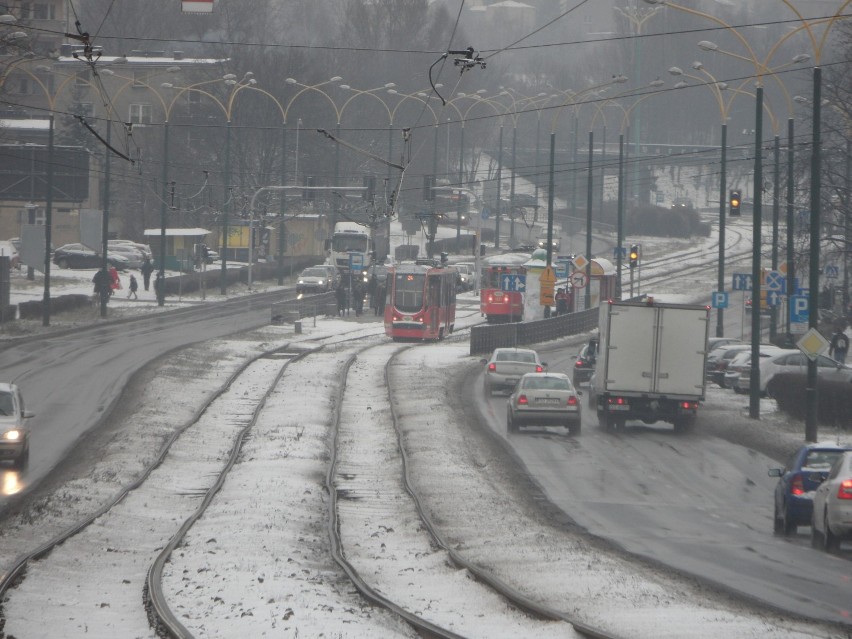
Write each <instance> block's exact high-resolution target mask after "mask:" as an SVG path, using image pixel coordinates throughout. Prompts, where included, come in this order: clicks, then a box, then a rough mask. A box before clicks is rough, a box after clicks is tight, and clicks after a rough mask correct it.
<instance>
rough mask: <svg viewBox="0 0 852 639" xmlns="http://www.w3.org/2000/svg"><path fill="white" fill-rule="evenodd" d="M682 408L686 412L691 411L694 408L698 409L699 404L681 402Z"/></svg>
mask: <svg viewBox="0 0 852 639" xmlns="http://www.w3.org/2000/svg"><path fill="white" fill-rule="evenodd" d="M680 407H681V408H683V409H685V410H691V409H693V408H698V402H681V403H680Z"/></svg>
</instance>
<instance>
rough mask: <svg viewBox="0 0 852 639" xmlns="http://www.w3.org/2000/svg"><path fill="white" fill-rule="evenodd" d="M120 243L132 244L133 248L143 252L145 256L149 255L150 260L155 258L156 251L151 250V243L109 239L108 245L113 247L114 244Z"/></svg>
mask: <svg viewBox="0 0 852 639" xmlns="http://www.w3.org/2000/svg"><path fill="white" fill-rule="evenodd" d="M118 245H130V246H132V247H133V248H135V249H137V250H139V251H141V252H142V255H143V256H144V257H147V258H148V259H149V260H153V259H154V253H153V252H152V251H151V246H150V245H149V244H143V243H142V242H134V241H132V240H107V246H108V247H109V248H110V249H112V247H113V246H118Z"/></svg>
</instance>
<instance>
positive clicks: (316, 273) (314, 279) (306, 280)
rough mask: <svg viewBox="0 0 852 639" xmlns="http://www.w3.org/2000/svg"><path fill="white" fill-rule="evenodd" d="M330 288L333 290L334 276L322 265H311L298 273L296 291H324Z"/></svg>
mask: <svg viewBox="0 0 852 639" xmlns="http://www.w3.org/2000/svg"><path fill="white" fill-rule="evenodd" d="M331 290H334V276H333V275H332V274H331V273H330V272H329V270H328V269H327V268H325V267H324V266H311V267H309V268H306V269H305V270H304V271H302V272H301V273H299V280H298V282H297V283H296V292H297V293H299V294H301V293H325V292H327V291H331Z"/></svg>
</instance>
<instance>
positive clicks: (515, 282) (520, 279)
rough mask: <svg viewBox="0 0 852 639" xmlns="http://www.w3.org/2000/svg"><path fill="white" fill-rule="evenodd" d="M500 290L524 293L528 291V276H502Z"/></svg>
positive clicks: (508, 274)
mask: <svg viewBox="0 0 852 639" xmlns="http://www.w3.org/2000/svg"><path fill="white" fill-rule="evenodd" d="M500 290H501V291H518V292H521V293H523V292H524V291H526V290H527V276H526V275H512V274H510V273H507V274H505V275H501V276H500Z"/></svg>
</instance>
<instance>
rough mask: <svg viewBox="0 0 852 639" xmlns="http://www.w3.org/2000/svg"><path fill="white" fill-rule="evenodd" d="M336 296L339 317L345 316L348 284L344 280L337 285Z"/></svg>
mask: <svg viewBox="0 0 852 639" xmlns="http://www.w3.org/2000/svg"><path fill="white" fill-rule="evenodd" d="M334 294H335V297H336V298H337V315H338V316H339V317H343V315H344V314H345V313H346V310H347V309H346V285H345V284H344V283H343V280H341V281H340V283H339V284H338V285H337V288H336V289H335V291H334Z"/></svg>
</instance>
